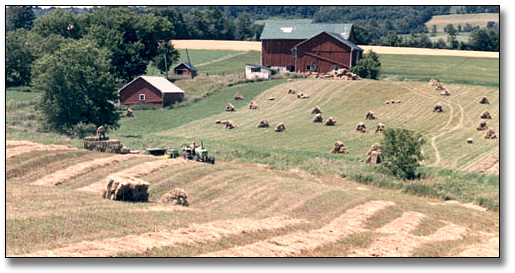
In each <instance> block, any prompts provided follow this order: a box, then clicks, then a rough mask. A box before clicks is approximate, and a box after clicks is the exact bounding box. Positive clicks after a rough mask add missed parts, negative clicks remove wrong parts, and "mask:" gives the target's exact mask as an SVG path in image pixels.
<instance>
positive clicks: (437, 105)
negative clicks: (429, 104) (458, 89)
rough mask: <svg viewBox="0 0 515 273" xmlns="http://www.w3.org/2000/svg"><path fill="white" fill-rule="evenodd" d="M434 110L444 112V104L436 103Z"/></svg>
mask: <svg viewBox="0 0 515 273" xmlns="http://www.w3.org/2000/svg"><path fill="white" fill-rule="evenodd" d="M433 112H436V113H442V112H443V107H442V105H441V104H440V103H437V104H435V106H433Z"/></svg>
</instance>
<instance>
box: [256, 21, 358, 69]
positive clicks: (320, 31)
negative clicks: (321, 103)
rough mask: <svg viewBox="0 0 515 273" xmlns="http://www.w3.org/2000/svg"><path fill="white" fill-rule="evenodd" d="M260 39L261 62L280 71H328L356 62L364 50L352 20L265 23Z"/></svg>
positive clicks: (349, 65) (352, 64) (350, 65)
mask: <svg viewBox="0 0 515 273" xmlns="http://www.w3.org/2000/svg"><path fill="white" fill-rule="evenodd" d="M260 39H261V64H262V65H263V66H269V67H272V68H277V69H278V70H280V71H290V72H309V71H311V72H319V73H327V72H329V71H330V70H332V69H338V68H343V67H346V68H349V67H352V66H354V65H356V64H357V63H358V61H359V59H360V58H361V56H362V54H363V49H361V48H360V47H358V46H357V45H356V44H354V42H355V36H354V29H353V26H352V24H295V23H293V24H292V23H267V24H265V27H264V29H263V32H262V33H261V37H260Z"/></svg>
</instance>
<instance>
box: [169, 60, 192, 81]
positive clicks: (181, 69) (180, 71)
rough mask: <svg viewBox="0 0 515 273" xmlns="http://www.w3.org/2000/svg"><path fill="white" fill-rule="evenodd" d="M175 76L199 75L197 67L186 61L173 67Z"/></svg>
mask: <svg viewBox="0 0 515 273" xmlns="http://www.w3.org/2000/svg"><path fill="white" fill-rule="evenodd" d="M173 75H174V76H189V77H191V78H194V77H195V76H197V68H195V67H194V66H193V65H192V64H190V63H188V62H185V63H180V64H178V65H177V66H176V67H174V68H173Z"/></svg>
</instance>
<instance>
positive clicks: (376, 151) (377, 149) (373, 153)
mask: <svg viewBox="0 0 515 273" xmlns="http://www.w3.org/2000/svg"><path fill="white" fill-rule="evenodd" d="M366 155H367V156H368V157H367V159H366V160H365V163H367V164H379V163H381V162H382V161H383V157H382V155H381V145H379V143H377V142H376V143H374V144H372V146H371V147H370V149H369V150H368V151H367V153H366Z"/></svg>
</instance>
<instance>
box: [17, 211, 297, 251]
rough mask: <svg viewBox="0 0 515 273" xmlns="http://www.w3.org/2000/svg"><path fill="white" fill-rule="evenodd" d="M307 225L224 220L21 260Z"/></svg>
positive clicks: (279, 220) (135, 248)
mask: <svg viewBox="0 0 515 273" xmlns="http://www.w3.org/2000/svg"><path fill="white" fill-rule="evenodd" d="M305 222H306V221H304V220H298V219H292V218H289V217H272V218H266V219H261V220H255V219H248V218H243V219H230V220H221V221H215V222H211V223H205V224H193V225H191V226H190V227H187V228H181V229H177V230H172V231H158V232H148V233H143V234H140V235H128V236H125V237H121V238H109V239H104V240H98V241H83V242H80V243H76V244H72V245H69V246H67V247H64V248H59V249H54V250H42V251H38V252H34V253H29V254H24V255H22V256H25V257H111V256H115V255H117V254H119V253H124V252H130V253H143V252H145V251H148V250H151V249H153V248H160V247H173V246H178V245H194V244H197V243H211V242H216V241H219V240H221V239H223V238H225V237H229V236H234V235H238V234H242V233H250V232H259V231H263V230H271V229H279V228H284V227H286V226H290V225H297V224H301V223H305Z"/></svg>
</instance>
